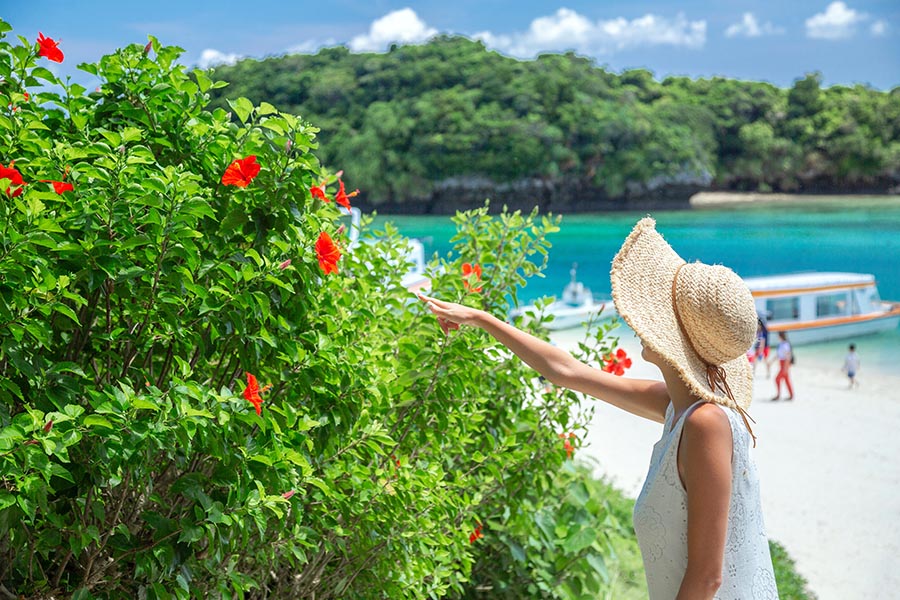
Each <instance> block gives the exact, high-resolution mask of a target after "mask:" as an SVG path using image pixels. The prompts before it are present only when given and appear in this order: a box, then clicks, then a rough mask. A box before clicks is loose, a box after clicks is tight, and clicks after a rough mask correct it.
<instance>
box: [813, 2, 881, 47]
mask: <svg viewBox="0 0 900 600" xmlns="http://www.w3.org/2000/svg"><path fill="white" fill-rule="evenodd" d="M868 18H869V17H868V15H866V14H865V13H860V12H857V11H855V10H853V9H852V8H848V7H847V5H846V4H844V3H843V2H832V3H831V4H829V5H828V8H826V9H825V12H823V13H818V14H815V15H813V16H811V17H810V18H808V19H807V20H806V35H807V36H808V37H811V38H818V39H822V40H841V39H846V38H849V37H851V36H852V35H853V34H854V33H856V25H857V24H858V23H860V22H862V21H865V20H866V19H868Z"/></svg>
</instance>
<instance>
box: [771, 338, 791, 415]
mask: <svg viewBox="0 0 900 600" xmlns="http://www.w3.org/2000/svg"><path fill="white" fill-rule="evenodd" d="M778 339H779V342H778V348H777V349H776V350H775V356H776V357H777V358H778V375H776V376H775V397H774V398H772V402H777V401H778V400H779V399H780V398H781V383H782V382H784V386H785V387H786V388H787V392H788V397H787V399H788V400H793V399H794V386H793V385H792V384H791V365H792V364H794V348H793V347H792V346H791V343H790V342H789V341H788V339H787V334H786V333H785V332H783V331H779V332H778Z"/></svg>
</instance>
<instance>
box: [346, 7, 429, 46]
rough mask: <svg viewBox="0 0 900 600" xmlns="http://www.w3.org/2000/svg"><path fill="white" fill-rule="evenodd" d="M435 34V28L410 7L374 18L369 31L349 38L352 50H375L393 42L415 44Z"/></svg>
mask: <svg viewBox="0 0 900 600" xmlns="http://www.w3.org/2000/svg"><path fill="white" fill-rule="evenodd" d="M436 34H437V29H434V28H433V27H428V26H427V25H426V24H425V22H424V21H422V19H420V18H419V15H417V14H416V11H414V10H413V9H411V8H402V9H400V10H395V11H393V12H390V13H388V14H386V15H385V16H383V17H381V18H380V19H376V20H375V21H373V22H372V25H371V26H370V27H369V32H368V33H367V34H364V35H358V36H356V37H354V38H353V39H352V40H350V43H349V46H350V49H351V50H353V51H354V52H377V51H379V50H384V49H386V48H387V47H388V45H389V44H391V43H393V42H400V43H407V44H416V43H419V42H424V41H426V40H427V39H428V38H430V37H433V36H434V35H436Z"/></svg>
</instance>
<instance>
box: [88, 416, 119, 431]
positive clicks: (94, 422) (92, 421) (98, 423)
mask: <svg viewBox="0 0 900 600" xmlns="http://www.w3.org/2000/svg"><path fill="white" fill-rule="evenodd" d="M82 422H83V423H84V426H85V427H90V428H95V427H105V428H107V429H113V425H112V423H110V422H109V420H107V418H106V417H101V416H100V415H88V416H86V417H85V418H84V421H82Z"/></svg>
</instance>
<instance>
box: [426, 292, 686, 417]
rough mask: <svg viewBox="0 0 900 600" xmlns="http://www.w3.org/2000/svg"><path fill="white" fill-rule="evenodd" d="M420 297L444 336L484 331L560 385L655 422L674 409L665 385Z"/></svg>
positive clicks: (478, 313)
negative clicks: (615, 371)
mask: <svg viewBox="0 0 900 600" xmlns="http://www.w3.org/2000/svg"><path fill="white" fill-rule="evenodd" d="M419 298H420V299H421V300H422V301H423V302H426V303H427V304H428V307H429V309H430V310H431V312H432V313H434V315H435V316H436V317H437V319H438V323H439V324H440V326H441V329H443V331H444V333H448V332H449V331H450V330H452V329H458V328H459V326H460V325H472V326H475V327H480V328H481V329H484V330H485V331H487V332H488V333H489V334H491V336H493V337H494V338H495V339H496V340H497V341H498V342H500V343H501V344H503V345H504V346H506V347H507V348H509V350H511V351H512V352H513V353H514V354H515V355H516V356H518V357H519V358H520V359H522V361H523V362H525V364H527V365H528V366H529V367H531V368H532V369H534V370H535V371H537V372H538V373H540V374H541V375H543V376H544V377H545V378H546V379H547V380H548V381H550V382H551V383H553V384H554V385H558V386H560V387H564V388H568V389H571V390H575V391H577V392H582V393H585V394H589V395H591V396H593V397H595V398H598V399H600V400H603V401H605V402H607V403H609V404H612V405H613V406H617V407H619V408H621V409H623V410H627V411H628V412H630V413H633V414H635V415H638V416H640V417H644V418H647V419H650V420H652V421H657V422H659V423H662V422H664V421H665V414H666V407H667V406H668V404H669V396H668V393H667V392H666V386H665V383H663V382H661V381H651V380H646V379H631V378H628V377H619V376H616V375H612V374H610V373H606V372H604V371H601V370H599V369H595V368H593V367H590V366H588V365H586V364H584V363H582V362H580V361H578V360H576V359H575V357H573V356H572V355H571V354H569V353H568V352H566V351H565V350H562V349H561V348H557V347H556V346H554V345H552V344H548V343H547V342H545V341H544V340H541V339H538V338H536V337H534V336H533V335H530V334H528V333H526V332H524V331H522V330H520V329H517V328H515V327H513V326H512V325H510V324H509V323H506V322H504V321H501V320H500V319H498V318H496V317H494V316H493V315H490V314H488V313H486V312H485V311H483V310H478V309H477V308H471V307H468V306H463V305H461V304H456V303H453V302H445V301H443V300H438V299H436V298H431V297H429V296H424V295H422V294H420V295H419Z"/></svg>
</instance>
